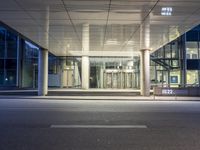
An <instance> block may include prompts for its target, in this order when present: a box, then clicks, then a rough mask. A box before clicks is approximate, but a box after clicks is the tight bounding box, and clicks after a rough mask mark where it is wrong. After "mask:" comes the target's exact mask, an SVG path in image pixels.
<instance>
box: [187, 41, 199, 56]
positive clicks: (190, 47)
mask: <svg viewBox="0 0 200 150" xmlns="http://www.w3.org/2000/svg"><path fill="white" fill-rule="evenodd" d="M186 54H187V59H198V42H186Z"/></svg>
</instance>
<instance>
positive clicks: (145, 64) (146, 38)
mask: <svg viewBox="0 0 200 150" xmlns="http://www.w3.org/2000/svg"><path fill="white" fill-rule="evenodd" d="M142 17H143V18H144V16H142ZM140 48H141V56H140V89H141V95H143V96H149V95H150V18H149V17H146V20H145V21H144V22H142V24H141V26H140Z"/></svg>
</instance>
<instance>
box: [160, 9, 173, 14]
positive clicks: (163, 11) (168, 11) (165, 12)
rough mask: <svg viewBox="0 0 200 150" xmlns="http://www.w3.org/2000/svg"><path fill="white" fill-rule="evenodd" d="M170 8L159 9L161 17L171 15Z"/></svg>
mask: <svg viewBox="0 0 200 150" xmlns="http://www.w3.org/2000/svg"><path fill="white" fill-rule="evenodd" d="M172 11H173V9H172V7H162V8H161V15H162V16H171V15H172Z"/></svg>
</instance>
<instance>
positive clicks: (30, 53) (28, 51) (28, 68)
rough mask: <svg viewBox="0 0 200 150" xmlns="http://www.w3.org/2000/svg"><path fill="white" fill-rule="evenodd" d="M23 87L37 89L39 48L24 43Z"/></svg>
mask: <svg viewBox="0 0 200 150" xmlns="http://www.w3.org/2000/svg"><path fill="white" fill-rule="evenodd" d="M23 44H24V45H23V65H22V87H32V88H35V87H37V73H38V58H37V57H38V48H37V47H36V46H34V45H33V44H31V43H30V42H27V41H24V42H23Z"/></svg>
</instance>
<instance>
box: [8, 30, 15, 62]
mask: <svg viewBox="0 0 200 150" xmlns="http://www.w3.org/2000/svg"><path fill="white" fill-rule="evenodd" d="M6 40H7V58H16V57H17V36H16V35H14V34H13V33H11V32H7V35H6Z"/></svg>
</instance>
